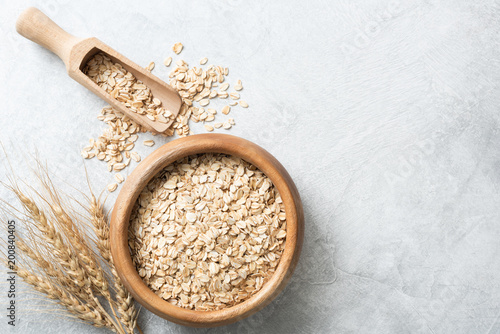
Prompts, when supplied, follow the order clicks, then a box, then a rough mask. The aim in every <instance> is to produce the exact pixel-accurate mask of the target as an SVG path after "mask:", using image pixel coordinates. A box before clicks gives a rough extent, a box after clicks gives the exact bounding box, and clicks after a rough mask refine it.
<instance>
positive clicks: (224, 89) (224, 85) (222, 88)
mask: <svg viewBox="0 0 500 334" xmlns="http://www.w3.org/2000/svg"><path fill="white" fill-rule="evenodd" d="M228 88H229V84H228V83H227V82H226V83H223V84H222V85H220V87H219V89H220V90H221V91H226V90H227V89H228Z"/></svg>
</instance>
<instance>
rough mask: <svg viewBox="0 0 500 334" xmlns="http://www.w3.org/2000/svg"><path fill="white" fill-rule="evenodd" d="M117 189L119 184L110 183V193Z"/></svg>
mask: <svg viewBox="0 0 500 334" xmlns="http://www.w3.org/2000/svg"><path fill="white" fill-rule="evenodd" d="M116 188H118V184H116V183H110V184H108V191H109V192H113V191H115V190H116Z"/></svg>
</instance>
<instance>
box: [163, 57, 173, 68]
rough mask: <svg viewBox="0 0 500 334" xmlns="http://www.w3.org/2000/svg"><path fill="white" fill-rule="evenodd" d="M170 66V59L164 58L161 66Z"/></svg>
mask: <svg viewBox="0 0 500 334" xmlns="http://www.w3.org/2000/svg"><path fill="white" fill-rule="evenodd" d="M170 64H172V57H167V58H165V60H164V61H163V65H165V66H167V67H169V66H170Z"/></svg>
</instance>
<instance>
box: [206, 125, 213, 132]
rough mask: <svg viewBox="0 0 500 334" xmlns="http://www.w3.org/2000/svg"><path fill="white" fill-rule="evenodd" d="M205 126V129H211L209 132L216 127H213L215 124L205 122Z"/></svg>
mask: <svg viewBox="0 0 500 334" xmlns="http://www.w3.org/2000/svg"><path fill="white" fill-rule="evenodd" d="M204 127H205V130H207V131H209V132H212V131H214V127H213V126H211V125H209V124H205V125H204Z"/></svg>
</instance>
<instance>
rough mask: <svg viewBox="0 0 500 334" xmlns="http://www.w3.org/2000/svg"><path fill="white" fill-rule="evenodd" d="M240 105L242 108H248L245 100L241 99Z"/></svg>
mask: <svg viewBox="0 0 500 334" xmlns="http://www.w3.org/2000/svg"><path fill="white" fill-rule="evenodd" d="M240 106H242V107H243V108H248V103H246V102H245V101H243V100H241V101H240Z"/></svg>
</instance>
